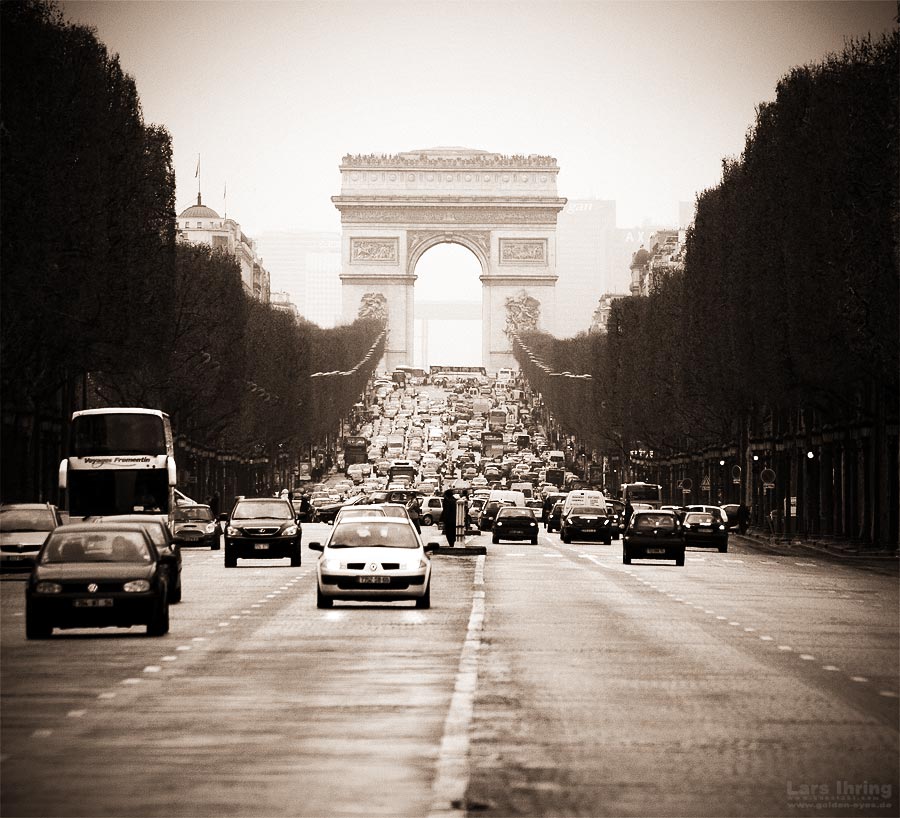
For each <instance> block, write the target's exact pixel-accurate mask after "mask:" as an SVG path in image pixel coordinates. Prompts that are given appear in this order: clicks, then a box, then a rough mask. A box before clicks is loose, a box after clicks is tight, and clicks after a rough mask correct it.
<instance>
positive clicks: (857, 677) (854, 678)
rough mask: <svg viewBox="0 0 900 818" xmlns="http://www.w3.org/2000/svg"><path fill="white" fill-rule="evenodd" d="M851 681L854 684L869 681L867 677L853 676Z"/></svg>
mask: <svg viewBox="0 0 900 818" xmlns="http://www.w3.org/2000/svg"><path fill="white" fill-rule="evenodd" d="M850 680H851V681H853V682H860V683H861V684H864V683H865V682H868V681H869V680H868V679H867V678H866V677H865V676H851V677H850Z"/></svg>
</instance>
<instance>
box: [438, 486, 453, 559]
mask: <svg viewBox="0 0 900 818" xmlns="http://www.w3.org/2000/svg"><path fill="white" fill-rule="evenodd" d="M441 522H442V523H443V524H444V536H445V537H446V538H447V545H449V546H451V547H452V546H454V545H455V544H456V497H455V495H454V494H453V489H447V490H446V491H445V492H444V504H443V506H442V508H441Z"/></svg>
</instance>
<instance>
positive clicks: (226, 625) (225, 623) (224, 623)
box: [219, 622, 231, 628]
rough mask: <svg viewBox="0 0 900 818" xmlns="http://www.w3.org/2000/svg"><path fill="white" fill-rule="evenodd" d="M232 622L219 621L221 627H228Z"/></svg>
mask: <svg viewBox="0 0 900 818" xmlns="http://www.w3.org/2000/svg"><path fill="white" fill-rule="evenodd" d="M230 624H231V623H230V622H220V623H219V627H220V628H227V627H228V626H229V625H230Z"/></svg>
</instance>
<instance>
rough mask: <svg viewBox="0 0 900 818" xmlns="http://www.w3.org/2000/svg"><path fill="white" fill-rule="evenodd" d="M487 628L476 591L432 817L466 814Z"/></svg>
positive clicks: (479, 570)
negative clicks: (471, 740) (472, 731)
mask: <svg viewBox="0 0 900 818" xmlns="http://www.w3.org/2000/svg"><path fill="white" fill-rule="evenodd" d="M475 576H476V579H477V578H478V577H481V578H482V579H483V578H484V555H483V554H482V555H480V556H479V557H478V558H477V562H476V564H475ZM483 628H484V596H483V594H482V593H475V594H473V599H472V610H471V613H470V614H469V626H468V628H467V630H466V639H465V642H464V643H463V648H462V651H461V653H460V656H459V668H458V670H457V672H456V683H455V685H454V689H453V698H452V699H451V700H450V709H449V710H448V711H447V719H446V721H445V722H444V733H443V736H442V738H441V748H440V751H439V753H438V760H437V772H436V774H435V777H434V783H433V784H432V787H431V808H430V809H429V811H428V815H429V818H438V816H448V815H456V816H464V815H465V814H466V808H465V806H464V804H465V795H466V789H467V788H468V786H469V729H470V726H471V723H472V715H473V713H474V710H475V690H476V688H477V686H478V651H479V650H480V649H481V634H482V630H483Z"/></svg>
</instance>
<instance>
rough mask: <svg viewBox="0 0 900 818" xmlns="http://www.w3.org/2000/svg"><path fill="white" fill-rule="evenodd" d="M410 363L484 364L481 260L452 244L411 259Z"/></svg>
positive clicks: (431, 249)
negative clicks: (412, 268) (412, 262)
mask: <svg viewBox="0 0 900 818" xmlns="http://www.w3.org/2000/svg"><path fill="white" fill-rule="evenodd" d="M413 272H414V274H415V275H416V284H415V288H414V303H413V309H414V315H415V318H414V327H413V342H414V344H413V364H414V366H420V367H423V368H425V369H427V368H428V367H429V366H432V365H435V364H451V365H452V364H456V365H460V366H483V365H484V362H483V345H482V317H481V316H482V300H483V287H482V283H481V275H482V273H483V269H482V265H481V261H480V260H479V258H478V257H477V256H476V254H475V253H474V251H473V250H471V249H470V248H467V247H465V246H464V245H462V244H458V243H455V242H450V243H437V244H434V245H433V246H431V247H429V248H428V249H426V250H425V251H424V252H423V253H422V254H421V255H420V256H419V257H418V258H417V259H416V261H415V269H414V271H413Z"/></svg>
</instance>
